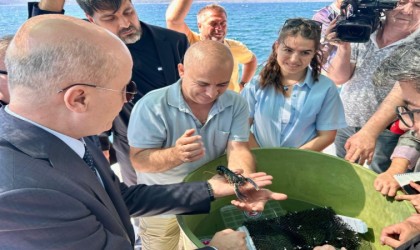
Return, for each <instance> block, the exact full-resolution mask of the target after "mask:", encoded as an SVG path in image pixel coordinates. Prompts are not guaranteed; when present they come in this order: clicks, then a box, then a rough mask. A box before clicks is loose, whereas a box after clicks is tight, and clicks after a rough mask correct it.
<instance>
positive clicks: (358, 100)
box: [325, 0, 420, 173]
mask: <svg viewBox="0 0 420 250" xmlns="http://www.w3.org/2000/svg"><path fill="white" fill-rule="evenodd" d="M419 9H420V1H419V0H401V1H399V2H398V5H397V7H396V8H395V9H393V10H390V11H386V12H385V19H384V20H382V23H381V25H380V26H379V28H378V29H377V30H376V31H375V32H373V33H372V34H371V36H370V40H369V41H368V42H366V43H353V44H350V43H347V42H342V41H337V34H336V33H334V32H330V33H328V34H327V35H326V37H325V39H327V40H328V41H330V42H331V43H332V44H334V45H336V46H337V47H338V49H337V54H336V55H335V57H334V59H333V60H332V62H331V65H332V66H331V67H330V68H329V70H328V72H327V75H328V76H329V77H330V78H331V79H332V80H333V81H335V83H336V84H344V85H343V88H342V90H341V93H340V94H341V98H342V101H343V104H344V109H345V114H346V121H347V124H348V125H349V126H348V127H347V128H344V129H339V130H338V132H337V136H336V139H335V146H336V154H337V156H339V157H342V158H345V159H346V160H349V161H351V162H356V161H357V162H358V163H359V164H364V162H365V160H368V164H370V168H371V169H372V170H373V171H375V172H377V173H381V172H384V171H385V170H386V169H387V168H388V167H389V165H390V155H391V154H392V151H393V149H394V147H395V145H396V143H397V141H398V137H399V135H397V134H394V133H392V132H391V131H389V130H388V129H386V128H387V126H388V125H390V124H391V123H392V121H393V120H394V119H396V116H395V110H394V109H395V106H396V105H394V103H398V102H400V101H401V98H400V97H399V94H398V93H393V96H390V97H389V98H387V100H389V101H390V102H389V103H386V102H384V103H383V104H382V106H385V107H381V113H380V114H378V115H375V117H373V118H372V119H370V118H371V117H372V115H373V114H374V113H375V111H376V110H377V109H378V107H379V105H380V104H381V103H382V102H383V101H384V99H385V97H386V96H387V95H388V94H389V92H390V91H391V89H392V87H393V86H394V82H393V81H392V80H390V81H389V82H387V83H386V84H384V85H382V86H380V87H377V86H374V85H373V83H372V80H371V77H372V74H373V72H374V71H375V70H376V68H377V67H378V65H379V64H380V63H381V61H382V60H384V59H385V58H386V57H387V56H388V55H389V54H390V53H391V52H392V51H393V50H395V49H396V48H397V47H398V46H399V45H401V44H404V43H406V42H409V41H412V40H413V39H414V37H415V36H416V35H418V34H419V31H418V28H419V24H420V13H419V12H420V11H419ZM334 24H335V22H332V25H334ZM397 91H398V90H395V92H397ZM368 120H369V121H368ZM375 140H377V142H376V147H375ZM373 155H374V157H373Z"/></svg>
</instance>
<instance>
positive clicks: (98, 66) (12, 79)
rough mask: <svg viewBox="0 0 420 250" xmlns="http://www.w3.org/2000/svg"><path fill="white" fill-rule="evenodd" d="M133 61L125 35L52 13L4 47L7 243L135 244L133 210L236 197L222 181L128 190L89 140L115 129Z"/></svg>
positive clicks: (0, 184) (1, 235)
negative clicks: (119, 36) (5, 49)
mask: <svg viewBox="0 0 420 250" xmlns="http://www.w3.org/2000/svg"><path fill="white" fill-rule="evenodd" d="M76 62H77V63H76ZM132 66H133V63H132V60H131V56H130V52H129V51H128V49H127V47H126V46H125V45H124V44H123V42H122V41H121V40H120V39H118V37H116V36H115V35H113V34H111V33H110V32H108V31H107V30H105V29H103V28H101V27H99V26H97V25H94V24H88V23H86V22H84V21H82V20H78V19H75V18H71V17H67V16H63V15H46V16H40V17H35V18H32V19H30V20H29V21H27V22H26V23H24V24H23V25H22V27H21V28H20V29H19V31H18V32H17V34H16V35H15V38H14V39H13V40H12V42H11V44H10V45H9V48H8V50H7V53H6V69H7V71H8V77H9V87H10V103H9V105H7V106H5V107H3V108H1V109H0V123H1V127H0V159H1V161H2V164H0V172H1V175H0V218H1V223H0V242H1V247H0V248H2V249H43V250H45V249H133V243H134V232H133V229H132V226H131V223H130V215H134V216H138V215H156V214H160V213H179V214H181V213H199V212H208V211H209V209H210V200H212V196H211V193H209V191H208V190H210V189H211V187H212V186H213V187H214V188H213V190H214V197H215V198H217V197H221V196H223V195H228V194H229V193H230V194H233V190H232V188H231V187H230V185H229V184H228V183H226V182H224V181H223V178H222V177H219V178H213V179H211V180H209V182H197V183H189V184H186V183H183V184H177V185H166V186H158V185H156V186H152V187H148V186H145V185H135V186H131V187H129V188H128V187H127V186H126V185H125V184H122V183H120V182H119V179H118V178H117V177H116V176H115V175H114V174H113V172H112V170H111V169H110V167H109V164H108V162H107V160H106V159H105V158H104V156H103V155H102V153H101V152H100V151H99V149H98V148H96V147H95V145H93V143H92V141H90V140H89V139H83V138H84V137H86V136H88V135H95V134H98V133H99V132H101V131H104V130H107V129H109V128H110V127H111V126H112V121H113V120H114V119H115V117H116V116H117V115H118V112H119V111H120V110H121V107H122V106H123V104H124V103H126V102H127V101H129V100H130V99H131V98H132V97H133V95H134V94H135V89H134V88H133V83H132V82H131V81H130V79H131V70H132ZM253 177H255V180H256V181H257V182H258V183H259V184H260V185H266V184H269V183H270V182H271V181H270V177H269V176H264V175H261V174H260V175H258V174H254V175H253ZM255 194H256V195H258V196H260V197H258V199H261V196H263V199H265V200H267V199H268V198H271V197H274V196H272V195H273V193H271V192H270V191H268V190H264V191H263V192H262V193H260V192H256V193H255ZM264 197H265V198H264ZM255 198H256V199H257V197H255ZM277 198H282V197H281V196H278V197H277ZM283 198H284V196H283ZM254 201H255V200H254ZM234 203H235V202H234ZM235 204H237V205H238V206H242V205H245V206H246V207H247V208H248V209H255V207H259V209H262V208H263V203H260V202H257V201H255V202H251V203H246V204H245V203H242V205H241V204H240V202H239V203H237V202H236V203H235ZM252 207H254V208H252ZM237 241H239V242H240V244H241V247H242V246H243V245H244V244H245V242H244V235H243V234H242V233H239V232H234V231H231V230H230V231H229V230H228V231H225V232H223V233H218V234H216V235H215V237H214V238H213V240H212V242H211V243H210V244H211V245H212V246H215V247H220V246H223V245H224V244H233V243H229V242H237ZM235 244H236V243H235Z"/></svg>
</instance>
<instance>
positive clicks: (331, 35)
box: [323, 16, 351, 49]
mask: <svg viewBox="0 0 420 250" xmlns="http://www.w3.org/2000/svg"><path fill="white" fill-rule="evenodd" d="M341 18H342V17H341V16H337V17H336V18H335V19H334V20H332V21H331V22H330V24H329V25H328V28H327V29H326V30H325V35H324V41H323V43H324V44H325V43H327V44H331V45H334V46H337V47H340V49H343V48H344V49H350V48H351V46H350V43H349V42H344V41H341V40H340V39H339V38H338V33H337V32H336V26H337V22H338V20H340V19H341Z"/></svg>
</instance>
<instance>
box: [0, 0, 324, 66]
mask: <svg viewBox="0 0 420 250" xmlns="http://www.w3.org/2000/svg"><path fill="white" fill-rule="evenodd" d="M218 2H219V3H220V4H221V5H223V6H224V7H225V8H226V11H227V13H228V36H227V37H228V38H231V39H235V40H239V41H241V42H243V43H244V44H245V45H247V46H248V48H250V49H251V50H252V51H253V52H254V54H255V55H256V56H257V59H258V64H259V65H260V64H261V63H263V62H264V61H266V60H267V57H268V56H269V54H270V52H271V46H272V45H273V43H274V41H275V40H276V38H277V35H278V31H279V29H280V28H281V26H282V25H283V24H284V21H285V20H286V19H288V18H293V17H306V18H311V17H312V16H313V14H314V13H315V11H316V10H318V9H320V8H322V7H324V6H326V5H328V4H329V2H282V3H280V2H278V3H223V2H220V1H218ZM10 3H11V4H10V5H0V36H4V35H7V34H14V33H15V32H16V31H17V30H18V28H19V26H20V25H21V24H22V23H23V22H25V20H26V19H27V18H28V10H27V6H26V5H13V4H12V3H13V1H10ZM206 4H208V3H203V2H197V3H194V4H193V5H192V7H191V11H190V13H189V14H188V16H187V18H186V22H187V24H188V25H189V26H190V27H191V29H192V30H194V31H197V22H196V13H197V11H198V10H199V9H200V8H201V7H203V6H204V5H206ZM134 6H135V8H136V10H137V13H138V15H139V18H140V20H142V21H144V22H146V23H149V24H154V25H157V26H162V27H165V26H166V24H165V12H166V8H167V7H168V3H152V4H145V3H143V4H135V5H134ZM65 10H66V12H65V14H66V15H71V16H75V17H79V18H83V17H85V15H84V13H83V12H82V10H81V9H80V8H79V6H78V5H77V4H66V5H65Z"/></svg>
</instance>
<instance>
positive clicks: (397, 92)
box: [362, 84, 404, 138]
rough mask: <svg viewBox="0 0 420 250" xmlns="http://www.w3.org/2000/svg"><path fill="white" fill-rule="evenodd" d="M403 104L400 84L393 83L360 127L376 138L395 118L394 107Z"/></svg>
mask: <svg viewBox="0 0 420 250" xmlns="http://www.w3.org/2000/svg"><path fill="white" fill-rule="evenodd" d="M403 104H404V101H403V98H402V92H401V88H400V85H399V84H395V85H394V87H393V88H392V90H391V92H389V94H388V95H387V97H386V98H385V99H384V100H383V102H382V103H381V105H380V106H379V108H378V110H377V111H376V112H375V113H374V114H373V116H372V117H371V118H370V119H369V120H368V121H367V122H366V124H365V125H364V126H363V127H362V130H363V131H365V132H368V133H370V134H371V135H373V136H375V137H376V138H377V137H378V136H379V134H380V133H381V132H382V131H384V130H385V129H386V127H387V126H388V125H389V124H391V122H393V121H394V120H395V119H396V118H397V115H396V112H395V108H396V107H397V106H400V105H403Z"/></svg>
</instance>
